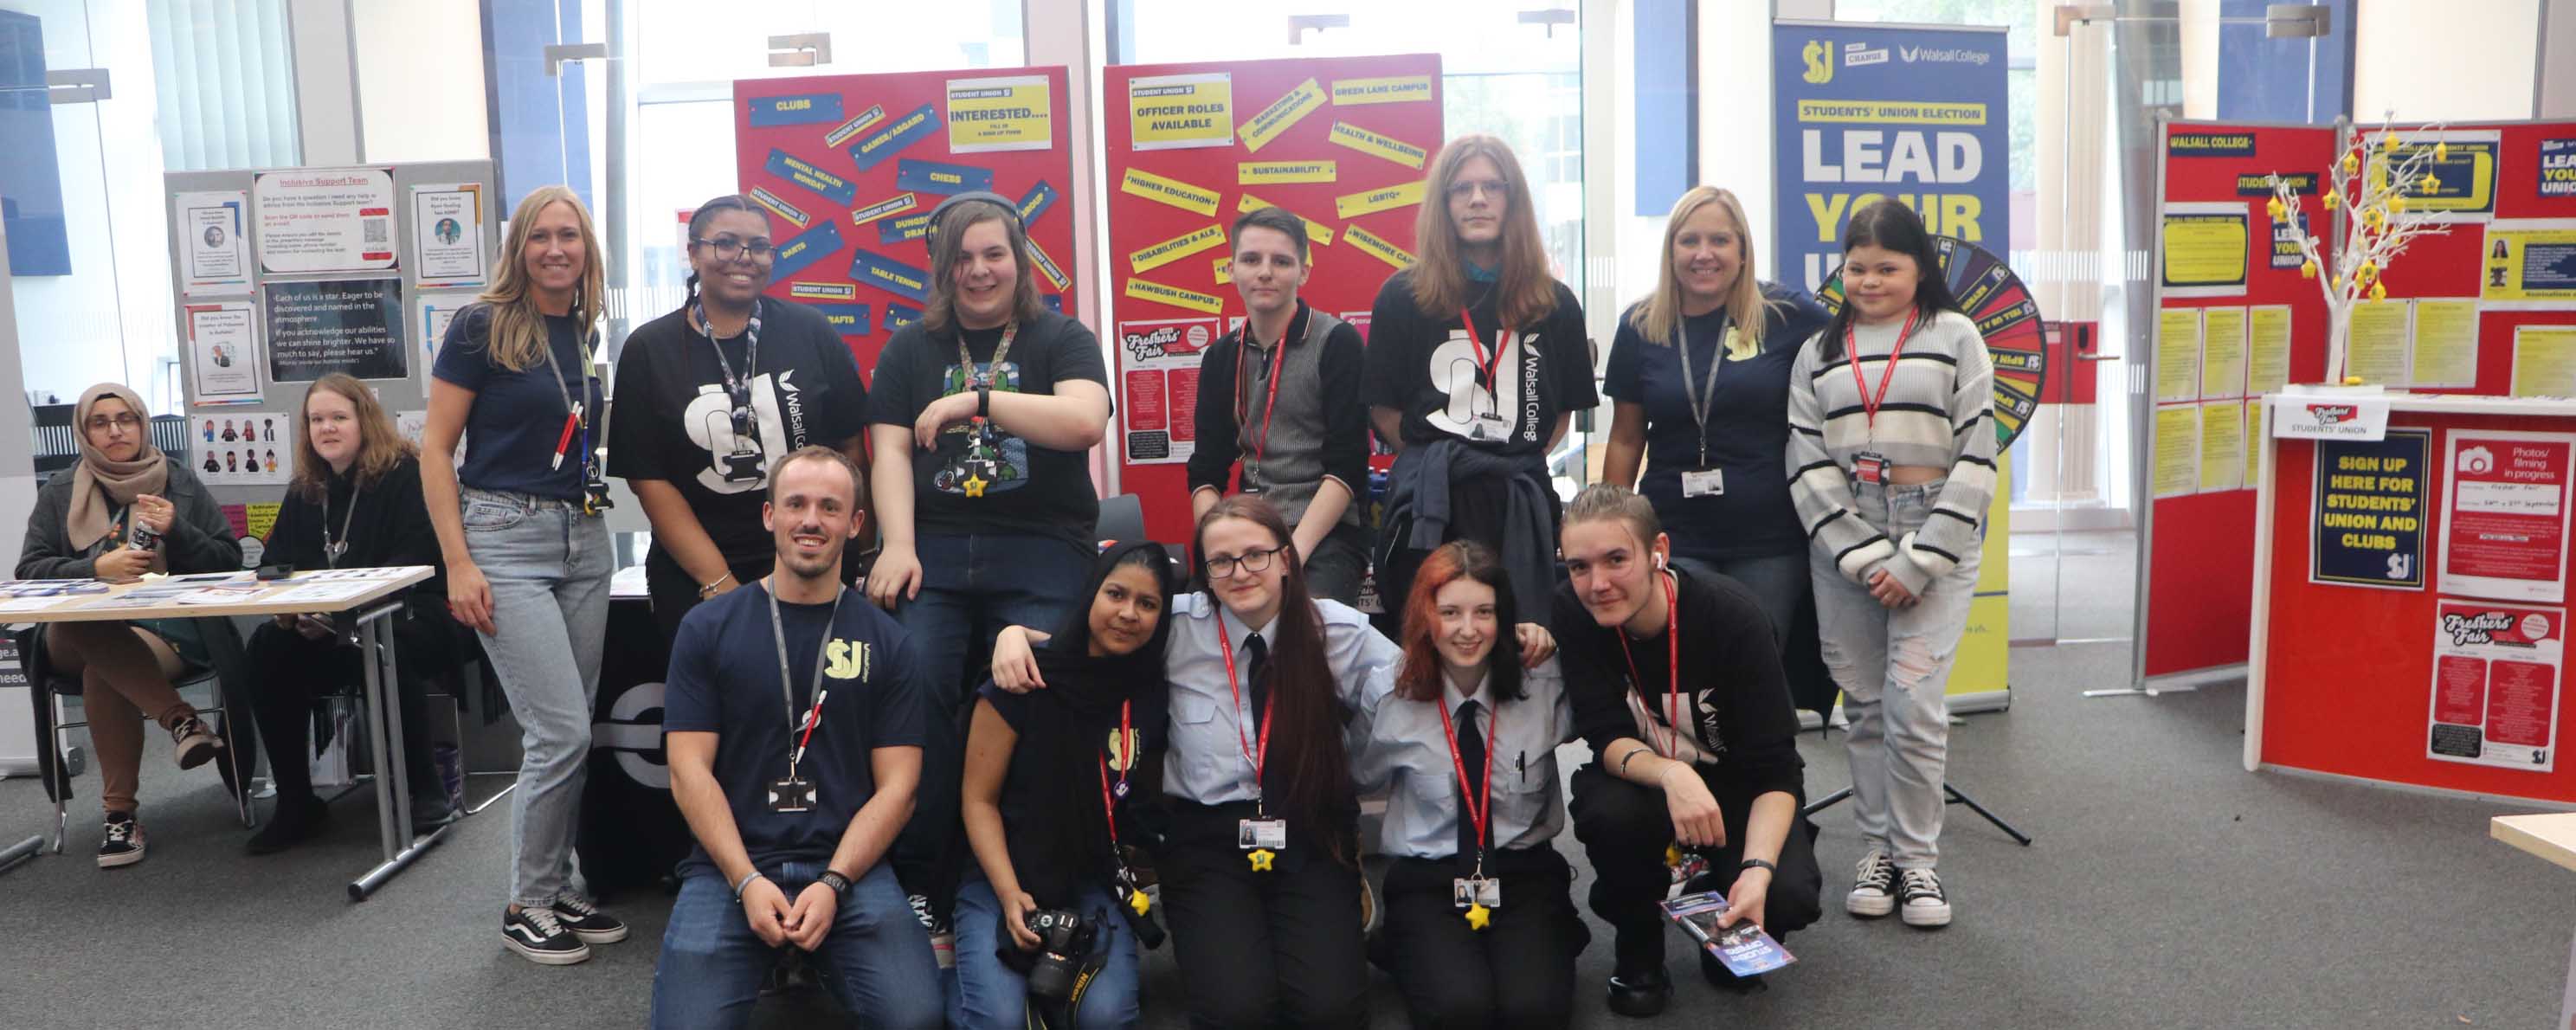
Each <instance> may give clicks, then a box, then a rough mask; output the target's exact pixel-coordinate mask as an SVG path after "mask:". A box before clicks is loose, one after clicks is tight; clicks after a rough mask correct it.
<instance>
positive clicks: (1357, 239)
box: [1342, 225, 1413, 269]
mask: <svg viewBox="0 0 2576 1030" xmlns="http://www.w3.org/2000/svg"><path fill="white" fill-rule="evenodd" d="M1342 238H1343V239H1346V240H1349V241H1351V246H1354V247H1358V248H1359V249H1361V250H1364V251H1367V252H1368V254H1369V256H1370V257H1374V258H1376V259H1378V260H1380V261H1384V262H1386V263H1387V264H1390V265H1393V266H1395V267H1396V268H1398V269H1406V268H1411V267H1413V255H1411V254H1407V253H1405V252H1404V248H1402V247H1399V246H1396V245H1395V244H1393V243H1390V242H1387V240H1386V238H1385V237H1383V236H1379V235H1378V234H1376V233H1373V232H1370V231H1368V230H1366V229H1363V228H1360V227H1359V226H1356V225H1354V226H1351V227H1350V228H1348V229H1345V230H1343V231H1342Z"/></svg>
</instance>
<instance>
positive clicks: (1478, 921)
mask: <svg viewBox="0 0 2576 1030" xmlns="http://www.w3.org/2000/svg"><path fill="white" fill-rule="evenodd" d="M1493 921H1494V910H1493V909H1490V908H1486V907H1485V906H1483V905H1469V906H1467V925H1468V926H1471V927H1474V928H1475V929H1476V931H1477V932H1479V933H1482V932H1484V929H1485V927H1487V926H1490V925H1492V924H1493Z"/></svg>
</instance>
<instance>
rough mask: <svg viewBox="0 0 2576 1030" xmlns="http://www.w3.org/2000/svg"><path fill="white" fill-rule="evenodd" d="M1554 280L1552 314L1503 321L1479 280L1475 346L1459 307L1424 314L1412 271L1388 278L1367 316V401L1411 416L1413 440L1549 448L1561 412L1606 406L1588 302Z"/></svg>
mask: <svg viewBox="0 0 2576 1030" xmlns="http://www.w3.org/2000/svg"><path fill="white" fill-rule="evenodd" d="M1553 285H1554V286H1555V288H1556V306H1555V307H1554V308H1552V309H1550V310H1549V311H1548V313H1547V314H1546V315H1545V316H1543V317H1541V318H1540V319H1539V320H1538V321H1537V322H1535V323H1533V324H1530V325H1518V326H1506V325H1503V324H1502V318H1501V316H1500V315H1498V314H1496V313H1495V310H1494V284H1492V283H1475V284H1472V286H1471V289H1470V294H1469V295H1470V296H1473V297H1475V298H1476V299H1475V300H1474V301H1473V302H1472V303H1470V304H1469V305H1468V306H1467V312H1468V313H1469V314H1471V315H1472V316H1473V317H1474V318H1475V323H1476V325H1475V337H1476V339H1475V340H1474V341H1473V342H1470V341H1469V339H1468V332H1467V328H1466V326H1467V323H1466V320H1465V319H1464V318H1462V317H1460V313H1459V312H1456V311H1433V312H1425V311H1423V310H1422V309H1421V308H1420V307H1419V306H1418V305H1416V304H1415V303H1414V302H1413V272H1412V270H1410V269H1407V270H1405V271H1402V272H1397V273H1396V274H1394V275H1393V276H1390V277H1388V278H1387V280H1386V285H1385V286H1384V287H1381V288H1380V289H1379V290H1378V292H1377V304H1376V306H1375V308H1374V309H1373V310H1372V311H1371V313H1370V320H1369V321H1370V324H1369V333H1368V362H1367V375H1366V378H1365V382H1366V386H1364V387H1363V389H1365V390H1366V391H1367V397H1366V400H1367V401H1368V403H1369V405H1370V406H1371V407H1381V408H1394V409H1396V410H1398V411H1401V412H1403V413H1404V426H1403V429H1402V434H1403V436H1404V442H1405V443H1406V444H1407V445H1420V444H1427V443H1430V442H1432V441H1434V440H1442V439H1456V440H1462V441H1465V442H1467V443H1468V444H1469V445H1471V446H1474V447H1478V448H1482V449H1485V450H1488V451H1493V452H1496V453H1500V454H1509V455H1516V456H1517V455H1542V454H1545V453H1546V451H1547V437H1548V434H1549V433H1550V432H1552V431H1554V430H1555V428H1556V419H1557V416H1559V415H1564V414H1568V413H1571V412H1577V411H1588V410H1591V409H1592V407H1593V406H1595V405H1597V404H1599V403H1600V402H1601V397H1600V395H1599V394H1598V393H1597V392H1596V391H1595V390H1594V389H1593V386H1592V347H1591V343H1590V340H1589V339H1588V338H1587V337H1585V335H1584V330H1583V307H1582V303H1581V302H1580V301H1578V300H1576V299H1575V296H1574V291H1572V290H1569V289H1567V288H1566V287H1565V284H1564V283H1555V284H1553ZM1480 348H1481V350H1480ZM1497 350H1499V351H1500V353H1497ZM1480 357H1481V359H1482V360H1481V361H1480V360H1479V359H1480ZM1488 368H1490V369H1491V371H1492V375H1491V377H1490V379H1489V378H1488V377H1487V375H1486V370H1487V369H1488Z"/></svg>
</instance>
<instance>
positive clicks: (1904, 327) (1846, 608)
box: [1788, 201, 1995, 927]
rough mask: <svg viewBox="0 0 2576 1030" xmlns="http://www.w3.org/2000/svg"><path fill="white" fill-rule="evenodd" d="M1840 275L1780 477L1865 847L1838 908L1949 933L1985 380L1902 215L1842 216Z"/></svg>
mask: <svg viewBox="0 0 2576 1030" xmlns="http://www.w3.org/2000/svg"><path fill="white" fill-rule="evenodd" d="M1842 276H1843V289H1844V292H1845V294H1846V301H1845V303H1844V305H1843V307H1842V310H1841V311H1839V312H1837V313H1836V314H1835V316H1834V320H1833V322H1832V323H1831V324H1830V325H1828V326H1826V328H1825V331H1824V332H1822V333H1819V334H1817V335H1816V336H1815V337H1813V338H1811V339H1809V340H1808V341H1807V343H1806V346H1805V347H1804V348H1803V349H1801V351H1800V352H1799V355H1798V362H1797V364H1796V365H1795V366H1794V367H1793V368H1792V369H1791V370H1790V373H1789V427H1790V430H1791V432H1790V434H1789V455H1788V464H1789V480H1790V485H1789V489H1790V497H1791V500H1792V501H1793V502H1794V503H1795V504H1796V506H1797V509H1798V517H1799V520H1800V521H1801V522H1802V523H1804V524H1805V526H1806V530H1807V539H1808V540H1809V542H1810V547H1811V548H1812V550H1811V551H1810V553H1809V563H1810V576H1811V578H1812V579H1813V580H1814V583H1815V589H1816V618H1817V626H1818V629H1819V632H1820V635H1821V636H1822V637H1823V643H1824V654H1825V665H1826V667H1827V668H1829V669H1831V670H1832V671H1833V675H1834V680H1835V682H1837V683H1839V684H1840V685H1841V686H1842V688H1843V713H1844V714H1845V715H1846V716H1847V717H1849V719H1850V720H1851V732H1850V734H1849V735H1848V736H1846V737H1845V738H1844V742H1845V747H1847V748H1848V749H1849V752H1850V757H1851V772H1852V799H1853V808H1854V809H1855V820H1856V821H1857V822H1858V824H1859V828H1860V832H1861V837H1862V840H1863V842H1864V843H1865V844H1866V846H1867V850H1866V852H1865V853H1864V854H1863V855H1862V857H1861V859H1860V863H1859V867H1858V870H1857V872H1856V874H1855V877H1854V880H1855V882H1854V884H1853V887H1852V892H1851V894H1850V896H1849V897H1848V898H1847V899H1845V903H1844V907H1845V908H1847V909H1848V910H1850V912H1851V914H1853V915H1856V916H1884V915H1887V914H1888V913H1890V912H1893V911H1897V910H1899V909H1900V908H1901V909H1902V911H1903V913H1904V919H1905V922H1906V924H1907V925H1909V926H1919V927H1937V926H1946V925H1948V924H1949V922H1950V899H1949V896H1948V894H1947V893H1946V892H1945V891H1944V890H1943V889H1942V887H1941V880H1940V876H1939V875H1938V874H1937V873H1935V872H1934V870H1933V866H1934V864H1935V862H1936V860H1937V859H1938V857H1939V851H1938V842H1939V839H1940V836H1941V813H1942V800H1943V792H1942V788H1941V775H1942V768H1943V766H1944V765H1945V764H1946V761H1947V758H1948V753H1949V722H1948V706H1947V704H1946V703H1945V702H1944V699H1943V696H1942V694H1943V685H1944V682H1945V681H1946V680H1948V678H1949V674H1950V663H1951V659H1952V658H1953V657H1954V656H1955V655H1956V653H1957V651H1958V645H1959V637H1960V635H1961V634H1962V633H1963V632H1964V631H1965V630H1966V628H1967V622H1968V607H1969V603H1970V601H1972V600H1973V599H1974V595H1975V592H1976V585H1977V555H1978V550H1979V545H1980V544H1981V543H1982V541H1983V540H1984V536H1985V529H1984V525H1983V522H1984V518H1985V513H1986V505H1987V503H1988V502H1989V501H1990V500H1992V499H1993V495H1994V487H1995V457H1994V455H1995V430H1994V426H1993V424H1992V421H1993V415H1994V410H1993V408H1994V405H1993V392H1994V365H1993V363H1992V362H1991V360H1990V359H1989V358H1988V356H1987V354H1986V344H1985V339H1984V338H1983V337H1982V336H1980V335H1979V334H1978V332H1977V327H1976V325H1975V323H1974V322H1972V321H1970V320H1969V318H1968V317H1967V316H1966V315H1964V314H1961V313H1960V312H1959V310H1958V304H1957V302H1956V301H1955V300H1953V299H1952V298H1951V296H1950V288H1949V285H1948V284H1947V283H1946V282H1945V281H1944V280H1943V279H1942V277H1941V268H1940V262H1939V258H1938V256H1937V255H1936V254H1935V253H1934V252H1933V247H1932V238H1931V236H1930V234H1929V233H1927V232H1925V231H1924V228H1923V222H1922V220H1921V219H1920V218H1918V217H1916V215H1915V214H1914V212H1913V210H1912V209H1910V208H1907V207H1906V206H1904V205H1903V204H1899V203H1896V202H1894V201H1883V202H1880V203H1878V204H1875V205H1872V206H1870V207H1868V208H1866V209H1864V210H1862V211H1861V212H1860V213H1858V214H1856V215H1854V216H1852V221H1851V227H1850V228H1849V229H1847V230H1845V231H1844V234H1843V271H1842Z"/></svg>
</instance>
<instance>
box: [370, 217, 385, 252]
mask: <svg viewBox="0 0 2576 1030" xmlns="http://www.w3.org/2000/svg"><path fill="white" fill-rule="evenodd" d="M389 225H390V221H389V220H388V219H383V218H370V219H367V220H366V225H365V230H366V234H367V236H366V241H367V243H369V244H371V245H374V246H379V247H381V246H384V245H385V243H386V242H387V240H386V237H387V236H388V235H389V233H388V231H387V230H388V227H389Z"/></svg>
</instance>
